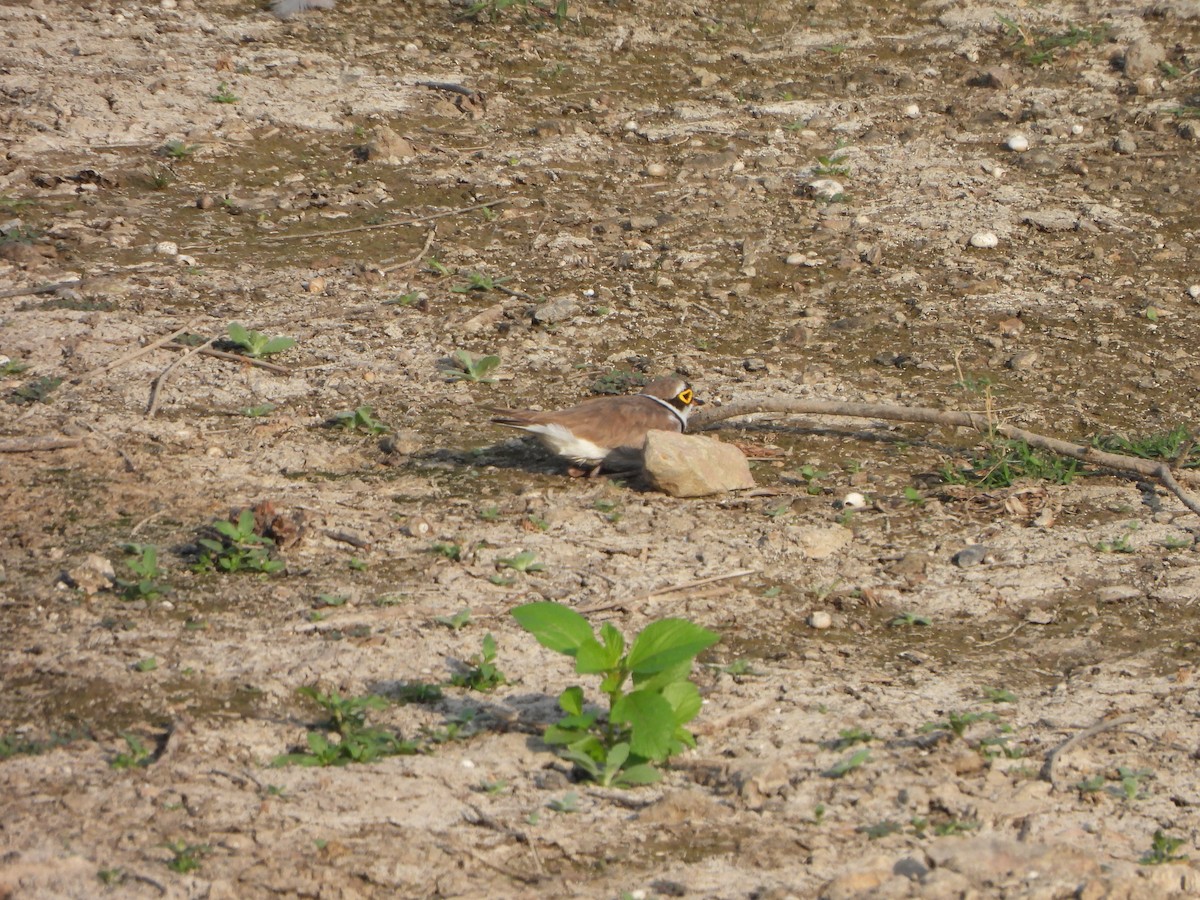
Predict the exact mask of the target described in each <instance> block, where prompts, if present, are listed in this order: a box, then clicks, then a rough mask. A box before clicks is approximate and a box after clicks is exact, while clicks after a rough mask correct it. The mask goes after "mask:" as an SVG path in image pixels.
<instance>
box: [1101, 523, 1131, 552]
mask: <svg viewBox="0 0 1200 900" xmlns="http://www.w3.org/2000/svg"><path fill="white" fill-rule="evenodd" d="M1125 527H1126V528H1127V529H1129V531H1131V532H1132V531H1137V530H1138V524H1137V522H1130V523H1129V524H1128V525H1126V526H1125ZM1129 537H1130V536H1129V535H1128V534H1122V535H1118V536H1117V537H1116V538H1114V539H1113V540H1111V541H1099V542H1098V543H1097V544H1096V549H1097V550H1099V551H1100V552H1101V553H1133V552H1134V549H1133V545H1132V544H1130V543H1129Z"/></svg>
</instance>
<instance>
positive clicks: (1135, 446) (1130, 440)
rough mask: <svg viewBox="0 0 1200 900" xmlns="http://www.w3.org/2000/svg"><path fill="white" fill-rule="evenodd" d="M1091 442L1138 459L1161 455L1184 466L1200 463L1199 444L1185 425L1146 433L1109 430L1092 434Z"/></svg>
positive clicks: (1099, 446) (1101, 447) (1157, 457)
mask: <svg viewBox="0 0 1200 900" xmlns="http://www.w3.org/2000/svg"><path fill="white" fill-rule="evenodd" d="M1092 446H1093V447H1097V448H1099V449H1100V450H1105V451H1107V452H1109V453H1123V454H1124V455H1126V456H1136V457H1138V458H1139V459H1161V460H1165V461H1167V462H1169V463H1171V465H1173V466H1175V467H1177V468H1181V469H1194V468H1197V467H1200V446H1197V445H1196V439H1195V437H1194V436H1193V435H1192V433H1191V431H1190V430H1189V429H1188V427H1187V426H1186V425H1176V426H1175V427H1174V428H1172V429H1171V430H1170V431H1159V432H1155V433H1153V434H1148V435H1145V436H1143V437H1128V436H1126V435H1122V434H1109V435H1104V436H1102V437H1093V438H1092Z"/></svg>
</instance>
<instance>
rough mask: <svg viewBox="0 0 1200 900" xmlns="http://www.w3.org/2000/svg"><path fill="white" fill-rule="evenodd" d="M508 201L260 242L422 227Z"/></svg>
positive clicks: (282, 235) (267, 238)
mask: <svg viewBox="0 0 1200 900" xmlns="http://www.w3.org/2000/svg"><path fill="white" fill-rule="evenodd" d="M507 202H508V200H506V199H505V198H503V197H502V198H500V199H499V200H489V201H488V202H487V203H476V204H475V205H474V206H462V207H459V208H458V209H447V210H443V211H442V212H437V213H430V214H429V215H427V216H415V217H413V218H410V219H396V220H395V221H392V222H377V223H375V224H374V225H358V226H356V227H354V228H338V229H335V230H333V231H306V232H304V233H303V234H271V235H267V236H266V237H260V238H258V240H260V241H266V242H267V243H271V244H275V243H279V242H281V241H300V240H309V239H311V238H327V237H337V236H338V235H342V234H355V233H356V232H359V231H377V230H378V229H380V228H399V227H401V226H404V225H420V224H421V223H422V222H432V221H433V220H434V219H445V218H447V217H449V216H460V215H462V214H463V213H469V212H474V211H475V210H477V209H489V208H491V207H493V206H499V205H500V204H501V203H507Z"/></svg>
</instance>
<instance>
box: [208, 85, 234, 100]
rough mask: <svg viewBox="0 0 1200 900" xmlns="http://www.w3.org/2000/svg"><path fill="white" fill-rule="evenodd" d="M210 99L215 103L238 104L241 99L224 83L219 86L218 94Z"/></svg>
mask: <svg viewBox="0 0 1200 900" xmlns="http://www.w3.org/2000/svg"><path fill="white" fill-rule="evenodd" d="M208 99H209V100H211V101H212V102H213V103H237V102H238V100H240V99H241V98H240V97H238V96H237V94H235V93H233V91H231V90H230V89H229V85H227V84H226V83H225V82H223V81H222V82H221V83H220V84H218V85H217V92H216V93H215V94H213V95H212V96H210V97H209V98H208Z"/></svg>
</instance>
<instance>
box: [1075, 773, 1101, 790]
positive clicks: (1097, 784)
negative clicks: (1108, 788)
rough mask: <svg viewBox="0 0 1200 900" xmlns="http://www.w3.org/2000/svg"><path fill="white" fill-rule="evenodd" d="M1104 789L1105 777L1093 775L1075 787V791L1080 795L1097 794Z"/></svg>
mask: <svg viewBox="0 0 1200 900" xmlns="http://www.w3.org/2000/svg"><path fill="white" fill-rule="evenodd" d="M1103 787H1104V776H1103V775H1093V776H1092V777H1091V778H1085V779H1084V780H1083V781H1080V782H1078V783H1077V784H1076V785H1075V790H1077V791H1079V793H1080V794H1095V793H1097V792H1098V791H1099V790H1100V789H1101V788H1103Z"/></svg>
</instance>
